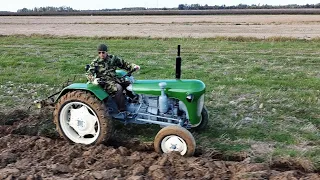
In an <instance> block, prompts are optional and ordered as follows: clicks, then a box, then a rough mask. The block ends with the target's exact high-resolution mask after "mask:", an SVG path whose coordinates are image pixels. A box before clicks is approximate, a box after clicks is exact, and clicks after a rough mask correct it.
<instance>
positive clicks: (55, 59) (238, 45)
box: [0, 36, 320, 169]
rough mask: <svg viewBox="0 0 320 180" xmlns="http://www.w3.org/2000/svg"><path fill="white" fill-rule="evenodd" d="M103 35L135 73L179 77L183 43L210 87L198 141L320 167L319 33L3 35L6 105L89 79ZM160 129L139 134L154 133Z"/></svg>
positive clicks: (196, 73) (190, 69) (189, 74)
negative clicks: (301, 36) (296, 36)
mask: <svg viewBox="0 0 320 180" xmlns="http://www.w3.org/2000/svg"><path fill="white" fill-rule="evenodd" d="M99 43H107V44H108V45H109V46H110V53H111V54H115V55H118V56H121V57H123V58H124V59H126V60H128V61H129V62H134V63H137V64H139V65H140V66H141V70H140V71H139V72H137V73H135V77H136V79H163V78H169V79H171V78H174V74H175V70H174V68H175V57H176V52H177V50H176V48H177V45H178V44H180V45H181V47H182V50H181V56H182V78H192V79H193V78H194V79H200V80H202V81H203V82H204V83H205V84H206V87H207V88H206V103H205V105H206V106H207V107H208V110H209V113H210V122H209V128H208V130H206V131H205V132H203V133H201V134H197V133H194V136H195V137H196V141H197V143H198V145H200V146H203V147H206V148H212V149H215V150H218V151H220V152H223V153H224V154H228V153H236V152H240V153H241V152H245V153H246V154H248V155H249V156H250V157H251V160H252V161H256V162H269V161H270V160H271V159H273V158H276V157H284V158H293V159H296V160H311V161H312V162H313V164H314V168H315V169H320V155H319V154H320V147H319V145H320V134H319V128H320V115H319V112H320V111H319V109H320V108H319V104H320V100H319V97H320V91H319V86H320V82H319V77H320V56H319V55H320V51H319V49H320V43H319V40H311V41H304V40H292V39H266V40H257V39H252V38H233V39H226V38H212V39H193V38H190V39H178V38H176V39H148V38H141V39H140V38H119V39H116V38H115V39H113V38H111V39H103V38H74V37H73V38H72V37H60V38H55V37H46V36H31V37H27V36H2V37H0V55H1V56H0V67H1V68H0V72H1V76H0V82H1V84H0V94H1V95H0V103H1V106H0V107H1V108H2V111H3V112H4V111H6V110H8V109H10V108H20V107H27V106H29V105H30V103H31V102H32V101H34V100H35V99H39V98H44V97H46V96H47V95H49V94H50V93H53V92H55V91H56V90H58V89H59V88H60V87H61V85H62V84H63V83H64V82H65V81H66V80H67V79H68V78H69V79H72V78H73V77H74V76H76V81H77V82H81V81H82V82H84V81H85V76H84V73H85V71H84V67H85V64H88V63H90V62H91V60H92V59H93V58H95V57H96V46H97V45H98V44H99ZM128 129H129V130H130V126H129V127H128ZM128 129H127V130H128ZM157 130H158V129H157ZM157 130H156V131H155V130H150V131H146V130H145V129H141V130H138V131H136V130H135V131H133V132H134V133H133V134H134V136H136V137H138V138H142V139H147V140H148V139H151V140H152V138H153V137H154V135H155V133H156V132H157ZM148 133H151V135H150V134H148Z"/></svg>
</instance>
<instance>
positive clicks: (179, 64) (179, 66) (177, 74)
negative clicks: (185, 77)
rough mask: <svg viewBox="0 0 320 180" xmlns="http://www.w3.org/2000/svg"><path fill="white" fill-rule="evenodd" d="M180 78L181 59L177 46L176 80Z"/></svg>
mask: <svg viewBox="0 0 320 180" xmlns="http://www.w3.org/2000/svg"><path fill="white" fill-rule="evenodd" d="M180 78H181V57H180V45H178V56H177V57H176V79H180Z"/></svg>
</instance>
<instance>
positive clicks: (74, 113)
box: [53, 90, 112, 144]
mask: <svg viewBox="0 0 320 180" xmlns="http://www.w3.org/2000/svg"><path fill="white" fill-rule="evenodd" d="M105 109H106V108H105V106H104V104H103V103H102V102H101V101H100V100H98V99H97V98H96V97H95V96H94V95H92V94H91V93H89V92H86V91H79V90H77V91H71V92H68V93H67V94H65V95H63V96H62V97H61V98H60V99H59V101H58V103H57V104H56V106H55V110H54V113H53V115H54V123H55V124H56V129H57V131H58V132H59V134H60V136H61V137H63V138H64V139H66V140H68V141H69V142H73V143H80V144H100V143H102V142H104V141H107V140H108V139H109V138H110V137H111V134H112V119H111V118H110V117H109V116H108V114H107V111H106V110H105Z"/></svg>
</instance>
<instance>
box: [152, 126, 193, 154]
mask: <svg viewBox="0 0 320 180" xmlns="http://www.w3.org/2000/svg"><path fill="white" fill-rule="evenodd" d="M154 149H155V151H156V152H158V153H170V152H178V153H179V154H180V155H182V156H186V157H189V156H193V154H194V152H195V150H196V142H195V140H194V137H193V136H192V134H191V133H190V132H189V131H188V130H186V129H185V128H182V127H180V126H167V127H164V128H162V129H161V130H160V131H159V132H158V134H157V135H156V137H155V139H154Z"/></svg>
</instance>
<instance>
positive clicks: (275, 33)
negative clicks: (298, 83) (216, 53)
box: [0, 15, 320, 39]
mask: <svg viewBox="0 0 320 180" xmlns="http://www.w3.org/2000/svg"><path fill="white" fill-rule="evenodd" d="M12 34H24V35H31V34H50V35H57V36H91V37H92V36H106V37H112V36H115V37H120V36H122V37H123V36H137V37H160V38H166V37H195V38H207V37H216V36H229V37H234V36H244V37H257V38H268V37H293V38H299V39H310V38H316V37H319V36H320V16H319V15H202V16H195V15H186V16H176V15H175V16H2V17H1V18H0V35H12Z"/></svg>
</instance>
